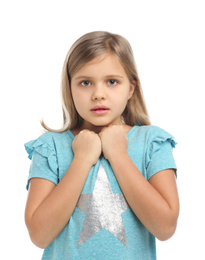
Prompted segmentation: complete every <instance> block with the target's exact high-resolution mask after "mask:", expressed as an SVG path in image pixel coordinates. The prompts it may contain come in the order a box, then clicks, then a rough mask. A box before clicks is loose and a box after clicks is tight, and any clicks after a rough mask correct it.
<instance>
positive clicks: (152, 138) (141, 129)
mask: <svg viewBox="0 0 205 260" xmlns="http://www.w3.org/2000/svg"><path fill="white" fill-rule="evenodd" d="M134 132H135V136H136V137H137V138H140V139H141V140H143V142H144V143H146V145H147V146H149V145H151V144H153V143H163V142H166V141H169V142H170V143H171V145H172V147H175V145H176V142H175V141H174V137H173V136H172V135H171V134H170V133H169V132H167V131H165V130H164V129H162V128H160V127H158V126H155V125H145V126H136V127H135V131H134Z"/></svg>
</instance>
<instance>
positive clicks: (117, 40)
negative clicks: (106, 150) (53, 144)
mask: <svg viewBox="0 0 205 260" xmlns="http://www.w3.org/2000/svg"><path fill="white" fill-rule="evenodd" d="M105 53H108V54H112V55H113V54H114V55H115V56H116V57H117V58H118V60H119V61H120V63H121V64H122V66H123V67H124V69H125V72H126V74H127V76H128V78H129V80H130V82H133V81H134V82H135V83H136V87H135V91H134V93H133V95H132V97H131V98H130V99H129V100H128V102H127V106H126V108H125V110H124V112H123V114H122V119H123V121H124V122H125V123H126V124H127V125H131V126H134V125H150V120H149V116H148V112H147V109H146V105H145V101H144V97H143V93H142V88H141V84H140V80H139V77H138V73H137V69H136V65H135V60H134V56H133V52H132V48H131V46H130V44H129V42H128V41H127V40H126V39H125V38H124V37H122V36H120V35H118V34H113V33H109V32H105V31H95V32H90V33H87V34H85V35H83V36H82V37H80V38H79V39H78V40H77V41H76V42H75V43H74V44H73V45H72V46H71V48H70V50H69V51H68V54H67V56H66V58H65V61H64V65H63V70H62V77H61V98H62V110H63V126H62V128H61V129H59V130H53V129H51V128H49V127H48V126H47V125H46V124H45V123H44V121H43V120H42V121H41V124H42V126H43V127H44V128H45V129H46V130H48V131H53V132H63V131H66V130H68V129H74V128H78V127H80V126H81V125H82V123H83V119H82V118H81V117H80V115H79V114H78V113H77V111H76V108H75V106H74V102H73V98H72V94H71V79H72V77H73V76H74V74H75V73H76V72H77V71H78V70H79V69H80V68H82V67H83V66H84V65H85V64H86V63H87V62H89V61H91V60H93V59H94V58H96V57H98V56H99V55H102V54H105Z"/></svg>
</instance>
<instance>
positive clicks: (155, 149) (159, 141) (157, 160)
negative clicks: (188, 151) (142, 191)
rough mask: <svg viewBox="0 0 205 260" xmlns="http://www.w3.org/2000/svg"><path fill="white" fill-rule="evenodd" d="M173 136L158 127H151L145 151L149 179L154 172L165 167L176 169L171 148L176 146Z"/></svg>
mask: <svg viewBox="0 0 205 260" xmlns="http://www.w3.org/2000/svg"><path fill="white" fill-rule="evenodd" d="M176 144H177V143H176V142H175V140H174V137H173V136H172V135H170V134H169V133H167V132H166V131H164V130H163V129H161V128H159V127H153V128H152V131H151V133H150V138H149V142H148V148H147V151H146V171H147V179H148V180H149V179H150V178H151V177H152V176H153V175H154V174H156V173H157V172H159V171H162V170H166V169H174V170H175V173H176V171H177V167H176V163H175V160H174V157H173V153H172V150H173V148H175V146H176Z"/></svg>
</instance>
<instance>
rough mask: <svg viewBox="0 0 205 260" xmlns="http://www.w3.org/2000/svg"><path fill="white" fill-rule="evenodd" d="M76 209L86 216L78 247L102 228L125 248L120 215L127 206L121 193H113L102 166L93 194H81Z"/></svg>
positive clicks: (125, 243) (125, 241)
mask: <svg viewBox="0 0 205 260" xmlns="http://www.w3.org/2000/svg"><path fill="white" fill-rule="evenodd" d="M77 207H78V208H79V209H80V210H81V211H82V212H84V213H85V214H86V216H85V220H84V223H83V227H82V230H81V234H80V238H79V241H78V247H79V246H81V245H82V244H83V243H84V242H86V241H87V240H88V239H89V238H91V237H92V236H94V235H95V234H96V233H97V232H99V231H100V230H101V229H103V228H105V229H106V230H107V231H109V232H110V233H111V234H113V235H114V236H115V237H116V238H117V239H119V240H120V241H121V242H122V243H123V244H124V245H125V246H126V247H127V239H126V233H125V228H124V224H123V221H122V217H121V214H122V213H123V212H125V211H126V210H127V209H128V208H129V206H128V204H127V202H126V200H125V198H124V196H123V194H122V193H113V191H112V188H111V186H110V183H109V180H108V177H107V174H106V172H105V170H104V168H103V167H102V165H100V168H99V171H98V176H97V179H96V182H95V187H94V190H93V193H89V194H81V196H80V199H79V201H78V203H77Z"/></svg>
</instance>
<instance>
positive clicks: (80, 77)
mask: <svg viewBox="0 0 205 260" xmlns="http://www.w3.org/2000/svg"><path fill="white" fill-rule="evenodd" d="M105 77H106V78H123V77H122V76H121V75H117V74H116V75H114V74H112V75H107V76H105ZM82 78H84V79H85V78H86V79H93V77H89V76H79V77H77V78H75V77H74V79H75V80H76V79H82Z"/></svg>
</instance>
